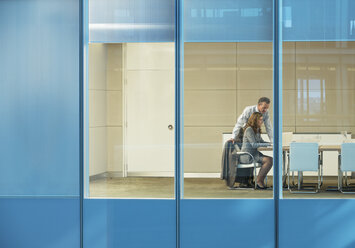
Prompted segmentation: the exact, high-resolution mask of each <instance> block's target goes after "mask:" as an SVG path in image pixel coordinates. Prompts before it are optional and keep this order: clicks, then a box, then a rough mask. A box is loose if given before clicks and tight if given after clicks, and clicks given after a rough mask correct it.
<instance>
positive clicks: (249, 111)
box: [232, 105, 273, 142]
mask: <svg viewBox="0 0 355 248" xmlns="http://www.w3.org/2000/svg"><path fill="white" fill-rule="evenodd" d="M254 112H260V111H259V110H258V106H257V105H254V106H248V107H246V108H245V109H244V110H243V113H242V114H241V115H240V116H239V117H238V120H237V123H236V124H235V126H234V128H233V133H232V138H233V139H236V137H237V135H238V132H239V130H240V129H241V128H242V127H244V125H245V124H246V123H247V122H248V119H249V117H250V116H251V115H252V114H253V113H254ZM262 115H263V120H264V125H265V128H266V132H267V135H268V136H269V139H270V142H272V141H273V130H272V126H271V121H270V117H269V111H266V112H265V113H264V114H262Z"/></svg>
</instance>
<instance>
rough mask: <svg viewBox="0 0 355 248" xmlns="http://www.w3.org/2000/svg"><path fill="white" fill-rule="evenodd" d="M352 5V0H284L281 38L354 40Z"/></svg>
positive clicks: (286, 39) (353, 5) (354, 3)
mask: <svg viewBox="0 0 355 248" xmlns="http://www.w3.org/2000/svg"><path fill="white" fill-rule="evenodd" d="M354 9H355V1H353V0H312V1H309V0H283V40H284V41H323V40H324V41H325V40H327V41H332V40H355V11H354Z"/></svg>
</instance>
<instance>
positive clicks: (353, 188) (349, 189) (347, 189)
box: [338, 168, 355, 194]
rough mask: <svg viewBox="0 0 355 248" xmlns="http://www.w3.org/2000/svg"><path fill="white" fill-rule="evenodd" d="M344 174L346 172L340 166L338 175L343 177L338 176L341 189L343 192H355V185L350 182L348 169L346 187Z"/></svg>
mask: <svg viewBox="0 0 355 248" xmlns="http://www.w3.org/2000/svg"><path fill="white" fill-rule="evenodd" d="M343 174H344V172H343V171H341V169H340V168H339V173H338V175H341V178H340V179H339V178H338V181H339V191H340V192H341V193H343V194H355V186H350V184H348V178H347V177H348V175H347V174H348V173H347V171H345V187H343V179H344V178H343Z"/></svg>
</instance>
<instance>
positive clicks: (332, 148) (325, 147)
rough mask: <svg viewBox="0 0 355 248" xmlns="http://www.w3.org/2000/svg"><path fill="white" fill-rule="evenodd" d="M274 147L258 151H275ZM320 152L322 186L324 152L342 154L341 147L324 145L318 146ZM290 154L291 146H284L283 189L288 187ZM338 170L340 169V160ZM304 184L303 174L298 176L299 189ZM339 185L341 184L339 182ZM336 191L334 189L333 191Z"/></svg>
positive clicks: (261, 148)
mask: <svg viewBox="0 0 355 248" xmlns="http://www.w3.org/2000/svg"><path fill="white" fill-rule="evenodd" d="M273 149H274V148H273V146H267V147H259V148H258V150H259V151H260V152H262V151H273ZM318 150H319V153H320V165H321V175H322V176H321V184H323V152H326V151H336V152H338V154H340V152H341V145H340V144H339V145H326V144H322V145H319V146H318ZM289 152H290V146H289V145H286V146H282V183H283V187H287V184H286V178H287V170H286V157H287V155H288V153H289ZM338 168H339V160H338ZM302 183H303V174H302V173H299V176H298V189H300V188H301V185H302ZM338 185H339V182H338ZM330 190H331V189H330ZM333 190H334V189H333ZM336 190H338V186H337V187H336Z"/></svg>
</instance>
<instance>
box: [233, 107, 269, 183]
mask: <svg viewBox="0 0 355 248" xmlns="http://www.w3.org/2000/svg"><path fill="white" fill-rule="evenodd" d="M262 124H263V116H262V114H261V113H259V112H254V113H253V114H252V115H251V116H250V118H249V120H248V122H247V124H246V125H245V127H244V128H243V130H244V136H243V145H242V152H248V153H250V154H251V155H252V156H253V157H254V160H255V162H256V163H261V164H262V166H261V169H260V171H259V175H258V177H257V178H256V183H257V188H259V189H265V188H266V187H265V185H264V179H265V177H266V175H267V173H268V172H269V171H270V169H271V167H272V162H273V161H272V157H269V156H266V155H263V154H262V153H261V152H259V151H258V148H259V147H265V146H269V145H270V143H269V142H265V141H264V140H263V139H262V138H261V135H260V134H261V125H262ZM239 161H240V163H242V164H250V163H252V158H251V157H250V156H249V155H246V154H245V155H241V156H240V157H239Z"/></svg>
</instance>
